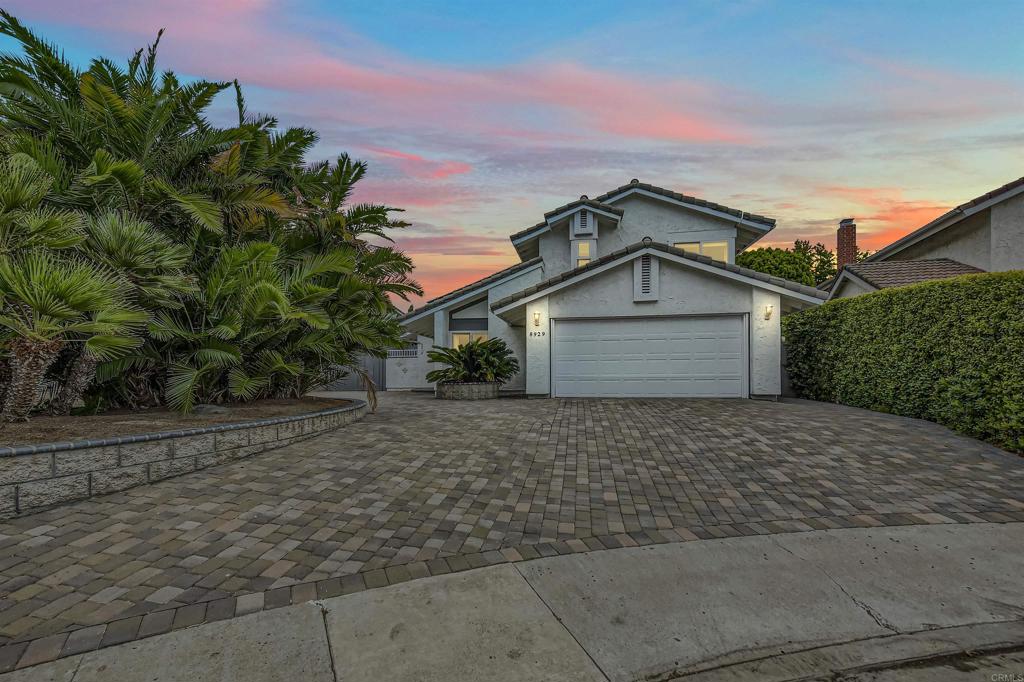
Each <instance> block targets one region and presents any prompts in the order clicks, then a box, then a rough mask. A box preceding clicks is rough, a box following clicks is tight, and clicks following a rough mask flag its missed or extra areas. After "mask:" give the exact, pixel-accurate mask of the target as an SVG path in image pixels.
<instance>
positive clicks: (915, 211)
mask: <svg viewBox="0 0 1024 682" xmlns="http://www.w3.org/2000/svg"><path fill="white" fill-rule="evenodd" d="M819 192H820V193H822V194H824V195H826V196H829V197H832V198H834V199H837V200H838V201H837V204H838V206H839V207H840V208H841V209H845V210H848V211H850V213H851V214H852V215H853V217H855V218H856V220H857V226H858V234H857V242H858V246H859V247H860V248H862V249H879V248H881V247H883V246H885V245H887V244H889V243H891V242H893V241H894V240H896V239H899V238H900V237H902V236H903V235H905V234H907V233H908V232H911V231H912V230H915V229H917V228H918V227H921V226H922V225H924V224H926V223H928V222H930V221H932V220H934V219H935V218H937V217H938V216H940V215H942V214H943V213H945V212H946V211H948V210H949V208H950V207H949V206H948V205H945V204H942V203H940V202H935V201H928V200H920V199H904V198H903V190H901V189H899V188H897V187H843V186H830V187H822V188H820V190H819Z"/></svg>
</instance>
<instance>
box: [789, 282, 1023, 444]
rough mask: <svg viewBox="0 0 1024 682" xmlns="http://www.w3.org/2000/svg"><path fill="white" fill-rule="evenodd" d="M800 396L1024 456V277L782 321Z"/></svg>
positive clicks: (891, 297) (901, 295)
mask: <svg viewBox="0 0 1024 682" xmlns="http://www.w3.org/2000/svg"><path fill="white" fill-rule="evenodd" d="M782 324H783V335H784V337H785V343H786V352H787V355H786V369H787V371H788V372H789V378H790V382H791V383H792V386H793V388H794V389H795V390H796V392H797V393H798V395H800V396H801V397H804V398H810V399H812V400H825V401H830V402H837V403H844V404H846V405H854V406H856V407H864V408H868V409H871V410H878V411H881V412H891V413H893V414H899V415H904V416H907V417H920V418H923V419H928V420H931V421H934V422H938V423H940V424H944V425H946V426H948V427H950V428H951V429H954V430H956V431H959V432H961V433H964V434H966V435H969V436H973V437H975V438H981V439H984V440H987V441H989V442H991V443H994V444H996V445H998V446H1000V447H1003V448H1007V449H1010V450H1016V451H1017V452H1024V272H1001V273H987V274H982V275H966V276H963V277H955V278H952V279H945V280H939V281H935V282H926V283H924V284H918V285H915V286H910V287H902V288H898V289H884V290H882V291H878V292H875V293H871V294H866V295H864V296H857V297H854V298H847V299H837V300H835V301H830V302H828V303H825V304H823V305H821V306H819V307H817V308H813V309H810V310H806V311H804V312H801V313H796V314H793V315H789V316H787V317H785V318H783V321H782Z"/></svg>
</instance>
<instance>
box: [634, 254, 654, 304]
mask: <svg viewBox="0 0 1024 682" xmlns="http://www.w3.org/2000/svg"><path fill="white" fill-rule="evenodd" d="M657 300H658V259H657V257H655V256H652V255H651V254H649V253H645V254H644V255H642V256H640V257H639V258H637V259H636V260H634V261H633V301H634V302H637V303H639V302H641V301H657Z"/></svg>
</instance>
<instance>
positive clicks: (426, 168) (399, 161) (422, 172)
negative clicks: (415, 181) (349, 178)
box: [366, 147, 473, 180]
mask: <svg viewBox="0 0 1024 682" xmlns="http://www.w3.org/2000/svg"><path fill="white" fill-rule="evenodd" d="M366 150H367V151H369V152H370V153H371V154H373V155H375V156H377V157H379V158H382V159H386V160H389V161H391V162H392V163H394V165H395V166H396V167H397V168H398V169H399V170H400V171H401V172H402V173H404V174H405V175H408V176H410V177H413V178H419V179H421V180H444V179H445V178H448V177H450V176H452V175H461V174H462V173H469V172H470V171H471V170H473V166H471V165H469V164H468V163H464V162H462V161H431V160H430V159H425V158H423V157H422V156H420V155H419V154H410V153H408V152H401V151H398V150H397V149H385V148H383V147H366Z"/></svg>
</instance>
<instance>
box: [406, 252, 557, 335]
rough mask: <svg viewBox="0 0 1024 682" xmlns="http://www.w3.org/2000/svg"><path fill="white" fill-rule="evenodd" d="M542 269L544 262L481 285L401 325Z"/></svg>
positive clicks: (414, 316)
mask: <svg viewBox="0 0 1024 682" xmlns="http://www.w3.org/2000/svg"><path fill="white" fill-rule="evenodd" d="M542 267H544V262H543V261H541V262H540V263H536V264H534V265H531V266H530V267H528V268H523V269H522V270H516V271H515V272H513V273H512V274H510V275H508V276H507V277H502V278H501V279H496V280H494V281H493V282H488V283H487V284H483V285H481V286H479V287H476V288H475V289H470V290H469V291H467V292H466V293H464V294H461V295H459V296H456V297H455V298H453V299H452V300H450V301H445V302H444V303H440V304H438V305H436V306H434V307H433V308H427V309H425V310H423V311H422V312H420V313H417V314H416V315H413V316H412V317H410V318H407V319H404V320H402V321H401V322H400V324H403V325H405V324H409V323H410V322H415V321H416V320H419V319H421V318H423V317H425V316H427V315H433V314H434V313H436V312H437V311H439V310H445V309H447V308H451V307H452V306H453V305H455V304H456V303H459V302H460V301H465V300H467V299H470V298H473V297H474V296H478V295H480V293H482V292H485V291H488V290H489V289H491V288H492V287H495V286H497V285H499V284H504V283H505V282H507V281H509V280H510V279H514V278H515V277H518V276H519V275H523V274H525V273H527V272H533V271H534V270H536V269H537V268H542Z"/></svg>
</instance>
